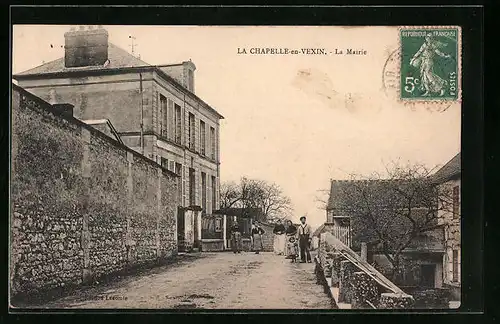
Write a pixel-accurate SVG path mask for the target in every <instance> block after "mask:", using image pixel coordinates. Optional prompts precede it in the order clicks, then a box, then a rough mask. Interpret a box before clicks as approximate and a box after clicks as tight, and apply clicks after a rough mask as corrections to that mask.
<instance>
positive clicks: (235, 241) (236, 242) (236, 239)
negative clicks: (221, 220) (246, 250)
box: [231, 221, 241, 253]
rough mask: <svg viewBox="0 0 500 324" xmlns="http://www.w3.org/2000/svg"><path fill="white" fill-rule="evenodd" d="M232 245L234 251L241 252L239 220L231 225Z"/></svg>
mask: <svg viewBox="0 0 500 324" xmlns="http://www.w3.org/2000/svg"><path fill="white" fill-rule="evenodd" d="M231 247H232V249H233V253H241V229H240V225H239V224H238V221H234V222H233V225H232V226H231Z"/></svg>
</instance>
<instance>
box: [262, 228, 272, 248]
mask: <svg viewBox="0 0 500 324" xmlns="http://www.w3.org/2000/svg"><path fill="white" fill-rule="evenodd" d="M261 227H262V229H263V230H264V234H262V246H263V247H264V248H263V251H266V252H272V251H274V234H273V229H274V226H273V225H271V224H269V225H267V224H262V225H261Z"/></svg>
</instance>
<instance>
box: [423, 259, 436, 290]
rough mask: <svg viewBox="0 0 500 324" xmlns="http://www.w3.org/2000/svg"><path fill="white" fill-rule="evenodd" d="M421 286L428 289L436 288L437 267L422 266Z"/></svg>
mask: <svg viewBox="0 0 500 324" xmlns="http://www.w3.org/2000/svg"><path fill="white" fill-rule="evenodd" d="M420 275H421V277H420V286H421V287H426V288H434V282H435V275H436V265H435V264H422V265H421V266H420Z"/></svg>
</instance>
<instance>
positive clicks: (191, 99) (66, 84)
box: [14, 26, 223, 250]
mask: <svg viewBox="0 0 500 324" xmlns="http://www.w3.org/2000/svg"><path fill="white" fill-rule="evenodd" d="M64 37H65V56H64V57H63V58H60V59H58V60H55V61H52V62H48V63H46V64H43V65H41V66H39V67H36V68H34V69H31V70H28V71H25V72H22V73H20V74H18V75H15V76H14V79H16V80H17V82H18V84H19V86H21V87H23V88H24V89H26V90H27V91H29V92H31V93H34V94H35V95H37V96H39V97H41V98H42V99H45V100H47V101H49V102H50V103H53V104H54V103H70V104H72V105H73V106H74V116H75V117H76V118H78V119H81V120H102V119H105V120H109V121H110V122H111V123H112V124H113V125H114V127H115V129H116V131H117V133H118V134H119V136H120V138H121V141H123V143H124V144H125V145H126V146H128V147H130V148H132V149H133V150H135V151H137V152H139V153H141V154H143V155H145V156H146V157H148V158H150V159H152V160H154V161H155V162H157V163H158V164H160V165H162V166H163V167H165V168H167V169H168V170H170V171H173V172H175V173H176V174H177V175H179V176H180V177H179V180H178V181H179V186H178V190H179V193H178V201H177V205H178V206H179V208H178V212H177V213H178V215H177V219H178V236H179V237H178V239H179V248H180V249H181V250H182V249H190V248H191V247H193V246H195V245H197V243H199V241H200V240H201V217H202V214H211V213H212V211H213V210H216V209H218V206H219V184H220V137H219V134H220V132H219V129H220V120H221V119H223V116H222V115H220V114H219V113H218V112H217V111H216V110H215V109H214V108H212V107H211V106H210V105H208V104H207V103H206V102H204V101H203V100H202V99H200V98H199V97H198V96H196V94H195V93H194V85H195V74H194V72H195V70H196V66H195V65H194V63H193V62H191V61H186V62H182V63H179V64H171V65H149V64H147V63H145V62H143V61H142V60H140V59H139V58H137V57H135V56H133V55H132V54H130V53H128V52H126V51H125V50H123V49H121V48H119V47H117V46H116V45H114V44H112V43H110V42H109V40H108V33H107V31H106V30H105V29H103V28H102V27H100V26H99V27H97V28H93V27H92V26H89V27H88V28H84V27H81V28H80V30H71V31H69V32H67V33H65V35H64Z"/></svg>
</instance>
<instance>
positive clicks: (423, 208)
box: [335, 163, 452, 280]
mask: <svg viewBox="0 0 500 324" xmlns="http://www.w3.org/2000/svg"><path fill="white" fill-rule="evenodd" d="M432 171H433V170H429V169H427V168H426V167H425V166H423V165H404V166H402V165H400V164H398V163H392V164H391V165H389V166H387V167H386V173H387V175H386V176H384V177H382V176H381V175H380V174H373V175H372V176H370V177H368V178H362V177H360V176H356V175H352V176H351V179H350V180H351V181H349V182H347V183H346V184H347V185H343V186H340V187H341V191H342V192H341V193H337V197H341V198H340V199H337V201H336V202H335V203H336V208H338V209H340V210H342V213H344V214H345V215H348V216H351V229H352V233H353V241H357V242H360V241H365V242H366V241H376V242H378V243H379V246H380V248H381V252H382V253H383V254H384V255H385V256H386V258H387V259H388V260H389V262H390V263H391V264H392V267H393V279H394V280H397V277H398V275H399V274H400V272H401V268H400V267H401V257H402V253H403V251H404V250H405V249H407V248H408V247H410V246H411V245H412V244H413V243H415V242H416V241H417V240H418V239H419V238H421V237H423V236H425V235H428V234H430V232H432V231H434V230H436V229H437V228H439V227H440V225H439V224H438V212H439V211H440V210H443V211H450V207H451V205H452V203H451V202H452V199H451V197H452V195H451V194H450V191H449V190H447V189H446V188H438V186H436V184H435V183H434V182H433V177H432Z"/></svg>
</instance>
